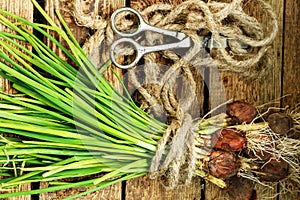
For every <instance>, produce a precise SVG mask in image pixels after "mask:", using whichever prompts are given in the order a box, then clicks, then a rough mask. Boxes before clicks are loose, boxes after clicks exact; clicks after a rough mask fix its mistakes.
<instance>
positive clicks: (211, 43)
mask: <svg viewBox="0 0 300 200" xmlns="http://www.w3.org/2000/svg"><path fill="white" fill-rule="evenodd" d="M220 38H221V41H220V42H221V45H222V46H220V45H219V44H218V43H217V41H216V40H215V39H214V38H213V37H211V36H205V37H203V36H200V41H202V43H201V47H203V48H208V49H219V48H221V47H223V48H228V47H229V46H228V38H227V37H224V36H220ZM239 44H240V48H242V49H246V48H248V47H249V46H248V45H247V44H245V43H243V42H239Z"/></svg>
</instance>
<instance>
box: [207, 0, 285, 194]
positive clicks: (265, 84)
mask: <svg viewBox="0 0 300 200" xmlns="http://www.w3.org/2000/svg"><path fill="white" fill-rule="evenodd" d="M267 2H269V3H270V4H271V6H272V8H273V10H274V12H275V13H276V14H277V19H278V26H279V32H278V35H277V38H276V40H275V42H274V44H273V45H272V48H271V49H270V56H271V58H272V67H271V68H270V70H269V71H268V74H266V75H265V76H264V77H263V78H261V79H255V80H247V79H246V77H245V78H243V77H241V76H239V75H237V74H234V73H230V72H222V73H220V74H218V72H217V70H216V69H213V70H211V72H210V73H211V74H210V78H209V92H210V98H209V100H210V102H209V104H210V105H211V108H214V107H215V106H216V105H219V104H220V103H223V102H225V101H226V100H230V99H233V100H246V101H247V102H249V103H252V104H253V105H255V106H260V105H263V104H266V103H270V104H269V106H277V107H279V106H280V104H275V103H274V100H276V99H279V98H280V97H281V75H282V56H283V55H282V47H283V43H282V37H283V35H282V31H283V8H284V6H283V5H284V1H283V0H279V1H278V0H268V1H267ZM247 7H248V8H247V9H248V10H249V12H250V13H253V15H254V16H256V17H257V18H258V19H259V21H261V22H263V23H264V24H266V27H269V26H268V24H269V23H270V21H269V20H268V17H267V16H266V15H263V14H261V13H260V12H259V10H258V9H259V8H258V7H256V6H255V4H253V3H251V1H249V3H248V4H247ZM222 84H223V86H222ZM211 94H213V96H211ZM279 102H280V101H279ZM256 189H257V194H258V199H262V197H265V196H270V197H273V196H274V195H275V194H276V192H277V187H276V186H275V187H273V189H267V190H266V188H265V187H263V186H260V185H257V186H256ZM218 198H220V199H228V198H229V197H228V194H227V192H226V191H225V190H221V189H219V188H218V187H217V186H214V185H212V184H211V183H206V186H205V199H207V200H213V199H218ZM270 199H274V200H275V199H276V197H274V198H270Z"/></svg>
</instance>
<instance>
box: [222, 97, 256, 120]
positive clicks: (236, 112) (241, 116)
mask: <svg viewBox="0 0 300 200" xmlns="http://www.w3.org/2000/svg"><path fill="white" fill-rule="evenodd" d="M227 114H228V115H230V116H232V117H236V118H237V119H238V121H239V122H240V123H243V122H245V123H250V122H252V121H253V119H254V118H255V117H256V115H257V112H256V109H255V107H254V106H253V105H251V104H250V103H247V102H243V101H234V102H233V103H230V104H227Z"/></svg>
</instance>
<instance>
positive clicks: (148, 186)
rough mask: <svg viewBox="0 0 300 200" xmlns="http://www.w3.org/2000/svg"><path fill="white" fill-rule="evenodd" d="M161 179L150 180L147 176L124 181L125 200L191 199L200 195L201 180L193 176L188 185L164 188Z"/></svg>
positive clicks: (198, 197)
mask: <svg viewBox="0 0 300 200" xmlns="http://www.w3.org/2000/svg"><path fill="white" fill-rule="evenodd" d="M161 182H162V180H159V179H158V180H151V179H150V178H149V177H148V176H144V177H141V178H136V179H132V180H129V181H127V183H126V200H137V199H138V200H149V199H151V200H193V199H200V197H201V187H200V186H201V180H200V179H197V178H195V179H194V180H193V182H192V183H191V185H189V186H178V187H176V188H175V189H174V190H169V189H166V188H165V187H164V186H163V185H162V184H161Z"/></svg>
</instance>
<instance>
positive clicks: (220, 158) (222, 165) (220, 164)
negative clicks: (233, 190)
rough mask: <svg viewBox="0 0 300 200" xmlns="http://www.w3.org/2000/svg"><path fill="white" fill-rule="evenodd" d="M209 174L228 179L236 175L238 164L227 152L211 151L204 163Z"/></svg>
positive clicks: (232, 155)
mask: <svg viewBox="0 0 300 200" xmlns="http://www.w3.org/2000/svg"><path fill="white" fill-rule="evenodd" d="M206 167H207V168H208V170H209V173H210V174H211V175H213V176H215V177H217V178H222V179H228V178H230V177H232V176H234V175H236V174H237V172H238V171H239V167H240V162H239V161H238V159H237V158H236V156H235V155H234V154H233V153H231V152H227V151H213V152H212V153H211V155H210V157H209V161H208V162H207V163H206Z"/></svg>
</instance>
